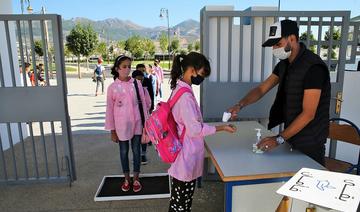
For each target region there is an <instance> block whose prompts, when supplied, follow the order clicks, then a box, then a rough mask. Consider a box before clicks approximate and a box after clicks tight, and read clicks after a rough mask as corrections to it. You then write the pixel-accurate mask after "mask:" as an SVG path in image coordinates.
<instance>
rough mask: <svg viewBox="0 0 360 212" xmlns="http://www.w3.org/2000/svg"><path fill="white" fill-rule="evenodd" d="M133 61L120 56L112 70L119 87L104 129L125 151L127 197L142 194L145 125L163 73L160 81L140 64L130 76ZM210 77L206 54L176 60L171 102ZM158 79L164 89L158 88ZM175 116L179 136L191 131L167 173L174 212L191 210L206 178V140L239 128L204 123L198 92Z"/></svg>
mask: <svg viewBox="0 0 360 212" xmlns="http://www.w3.org/2000/svg"><path fill="white" fill-rule="evenodd" d="M131 62H132V59H131V58H130V57H127V56H125V55H120V56H118V57H117V58H116V60H115V62H114V66H113V67H112V71H111V74H112V75H113V76H114V82H113V83H112V84H111V85H110V86H109V87H108V90H107V107H106V120H105V129H107V130H110V131H111V140H112V141H113V142H115V143H118V145H119V147H120V159H121V165H122V169H123V173H124V176H125V180H124V182H123V183H122V185H121V189H122V190H123V191H124V192H127V191H129V190H130V189H131V187H132V190H133V191H134V192H139V191H140V190H141V189H142V185H141V182H140V179H139V173H140V165H141V159H142V157H141V154H142V153H143V156H144V151H143V150H144V149H143V146H144V145H143V146H142V145H141V143H142V142H141V141H142V140H143V141H144V139H142V138H144V133H143V132H144V131H143V126H144V124H143V123H144V120H146V119H147V118H148V117H149V115H150V114H151V112H152V110H153V108H154V104H155V103H156V97H157V96H158V95H159V97H160V98H162V89H161V83H162V82H163V74H162V76H158V75H159V74H156V71H155V70H156V69H151V68H150V66H148V67H145V66H144V65H138V66H137V70H136V71H134V72H133V73H132V77H130V72H131ZM158 65H159V64H158V61H155V67H157V66H158ZM161 71H162V70H161ZM210 73H211V68H210V63H209V61H208V60H207V58H206V57H205V56H204V55H202V54H200V53H197V52H191V53H189V54H188V55H178V56H176V57H175V58H174V61H173V65H172V69H171V73H170V75H171V79H170V84H171V89H172V94H171V96H170V99H171V98H172V97H173V96H174V95H175V94H176V92H177V91H178V90H179V89H180V88H182V87H186V88H189V89H190V90H191V91H192V87H191V86H192V85H193V84H195V85H200V84H201V83H202V81H203V80H204V78H205V77H208V76H209V75H210ZM158 77H159V78H158ZM155 78H156V79H155ZM154 80H155V82H156V83H159V84H156V85H154ZM150 85H151V86H150ZM151 88H152V89H151ZM151 90H152V92H151ZM156 94H158V95H156ZM160 95H161V96H160ZM152 97H154V101H153V102H151V100H152ZM172 114H173V117H174V120H175V122H176V124H177V129H178V133H179V135H180V133H181V132H182V131H183V130H184V129H186V130H185V136H184V139H183V141H182V142H183V147H182V150H181V151H180V153H179V154H178V156H177V158H176V160H175V161H174V163H172V164H171V167H170V168H169V170H168V173H169V175H170V176H171V177H172V186H171V198H170V205H169V211H191V204H192V197H193V194H194V190H195V181H196V179H197V178H198V177H200V176H201V175H202V170H203V161H204V154H205V148H204V137H205V136H207V135H211V134H214V133H215V132H217V131H226V132H230V133H234V132H235V131H236V129H235V128H234V127H232V126H230V125H220V126H210V125H207V124H205V123H203V120H202V115H201V111H200V107H199V104H198V103H197V101H196V99H195V97H194V94H193V93H185V94H183V95H182V96H181V97H180V98H179V100H178V101H177V102H176V104H175V105H174V107H173V109H172ZM130 145H131V148H132V153H133V166H134V168H133V180H132V181H131V178H130V169H129V158H128V152H129V146H130ZM145 147H146V144H145ZM140 148H142V149H140ZM145 151H146V149H145ZM145 159H146V157H145ZM119 189H120V188H119Z"/></svg>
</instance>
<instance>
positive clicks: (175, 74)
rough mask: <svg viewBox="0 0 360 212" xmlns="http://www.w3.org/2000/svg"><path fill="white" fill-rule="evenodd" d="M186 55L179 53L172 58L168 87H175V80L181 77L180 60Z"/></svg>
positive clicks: (181, 67) (181, 66)
mask: <svg viewBox="0 0 360 212" xmlns="http://www.w3.org/2000/svg"><path fill="white" fill-rule="evenodd" d="M185 57H186V55H183V54H180V55H176V56H175V58H174V60H173V64H172V67H171V73H170V76H171V81H170V88H171V89H174V88H175V87H176V83H177V80H178V79H180V78H181V76H182V75H183V70H184V69H183V64H182V61H183V60H184V58H185Z"/></svg>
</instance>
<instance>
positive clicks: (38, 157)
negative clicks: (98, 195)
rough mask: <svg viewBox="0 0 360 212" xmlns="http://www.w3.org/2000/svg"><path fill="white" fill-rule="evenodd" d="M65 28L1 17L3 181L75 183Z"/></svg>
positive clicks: (48, 19) (38, 19) (48, 21)
mask: <svg viewBox="0 0 360 212" xmlns="http://www.w3.org/2000/svg"><path fill="white" fill-rule="evenodd" d="M61 24H62V23H61V16H59V15H0V43H1V46H2V50H1V54H0V99H1V100H0V183H5V184H9V183H21V182H25V183H29V182H37V181H51V182H53V181H70V182H72V181H74V180H76V172H75V162H74V154H73V145H72V136H71V125H70V117H69V113H68V106H67V88H66V75H65V65H64V56H63V55H64V49H63V37H62V25H61ZM26 63H30V64H31V65H30V67H29V68H26V66H27V65H26ZM41 64H43V65H41ZM19 66H21V67H20V68H19Z"/></svg>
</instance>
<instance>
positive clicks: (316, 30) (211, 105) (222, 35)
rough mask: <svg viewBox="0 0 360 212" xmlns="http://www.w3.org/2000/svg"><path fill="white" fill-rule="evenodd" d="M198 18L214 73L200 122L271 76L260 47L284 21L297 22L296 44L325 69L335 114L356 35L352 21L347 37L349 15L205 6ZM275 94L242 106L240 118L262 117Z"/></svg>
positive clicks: (268, 55)
mask: <svg viewBox="0 0 360 212" xmlns="http://www.w3.org/2000/svg"><path fill="white" fill-rule="evenodd" d="M200 17H201V50H202V52H203V53H204V54H205V55H206V56H207V57H209V59H210V61H211V66H212V68H213V70H214V72H213V73H212V74H211V76H210V77H209V79H207V80H206V81H205V82H204V83H203V85H202V87H201V92H200V94H201V96H200V98H201V108H202V111H203V115H204V119H205V120H207V121H213V120H220V118H221V115H222V112H223V111H224V110H225V109H227V108H228V107H230V106H232V105H233V104H235V103H236V102H237V101H238V100H239V99H240V98H241V97H243V96H244V95H245V94H246V93H247V92H248V91H249V90H250V89H251V88H254V87H256V86H257V85H258V84H259V83H260V82H262V81H263V80H264V79H266V78H267V77H268V76H269V75H270V74H271V73H272V70H273V68H274V66H275V65H276V63H277V62H278V61H277V60H276V59H275V58H274V57H273V56H272V52H271V48H262V47H261V44H262V43H263V42H264V41H265V40H266V38H267V35H268V29H269V26H270V25H271V24H272V23H274V22H275V21H277V20H284V19H291V20H294V21H297V23H298V26H299V29H300V33H299V34H300V40H301V41H302V42H304V43H305V44H306V45H307V47H308V48H310V49H312V50H313V51H314V52H315V53H317V54H318V55H320V56H321V57H322V59H323V60H324V62H325V63H326V64H327V65H328V67H329V69H330V74H331V78H332V87H331V92H332V101H331V111H330V116H331V117H337V116H339V112H340V110H339V109H340V106H341V93H342V87H343V79H344V71H345V63H346V62H349V63H350V62H354V61H355V55H356V38H357V35H358V31H359V29H358V28H359V25H358V24H357V25H355V26H353V25H354V24H355V23H352V24H353V25H352V27H351V29H353V33H354V36H352V38H350V36H348V34H349V18H350V12H349V11H311V12H310V11H304V12H302V11H252V10H245V11H229V10H226V11H219V10H216V9H215V10H214V9H213V8H207V7H205V8H203V9H202V10H201V14H200ZM356 27H357V28H356ZM334 33H339V34H340V37H339V38H336V37H334V36H333V35H334ZM349 38H350V39H351V40H349ZM330 47H333V48H330ZM275 91H276V89H272V91H271V92H269V93H268V94H267V95H265V96H264V97H263V98H262V99H261V100H260V101H259V102H257V103H255V104H253V105H252V106H251V107H246V108H244V109H243V110H242V111H241V112H240V113H239V118H248V119H250V118H251V119H262V118H267V117H268V114H269V110H270V107H271V104H272V103H273V100H274V96H275Z"/></svg>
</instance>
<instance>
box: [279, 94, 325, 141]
mask: <svg viewBox="0 0 360 212" xmlns="http://www.w3.org/2000/svg"><path fill="white" fill-rule="evenodd" d="M320 96H321V89H306V90H304V99H303V103H302V107H303V110H302V112H301V113H300V114H299V115H298V116H297V117H296V118H295V120H294V121H293V122H292V123H291V124H290V125H289V126H288V127H287V128H286V129H285V130H284V131H283V132H282V133H281V136H282V137H283V138H285V140H287V139H289V138H291V137H293V136H294V135H296V134H297V133H298V132H300V131H301V130H302V129H303V128H304V127H305V126H306V125H307V124H309V122H310V121H312V120H313V119H314V118H315V114H316V110H317V107H318V105H319V101H320Z"/></svg>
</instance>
